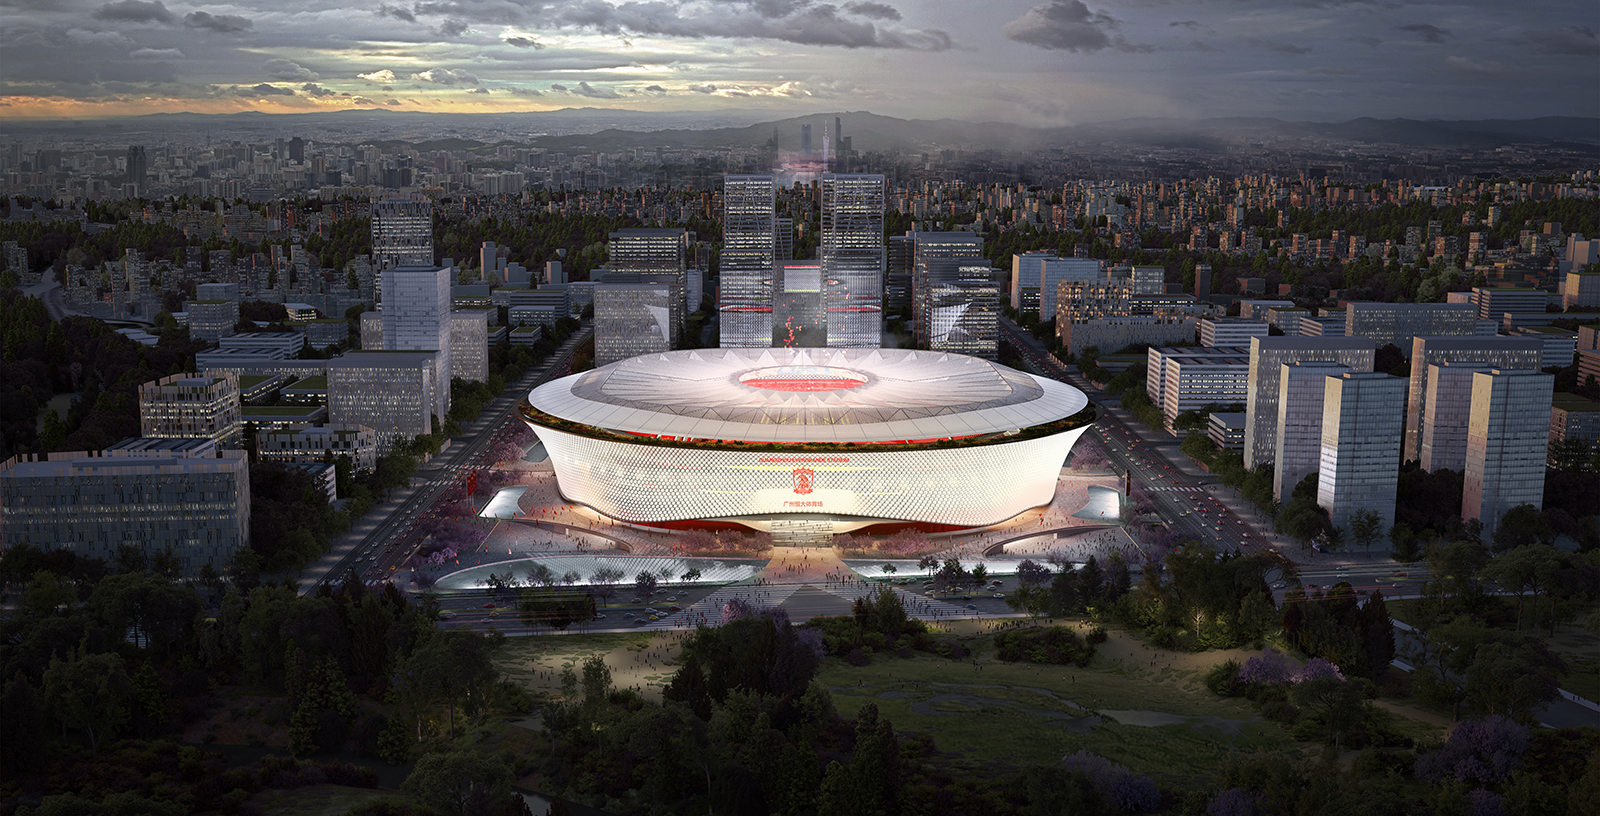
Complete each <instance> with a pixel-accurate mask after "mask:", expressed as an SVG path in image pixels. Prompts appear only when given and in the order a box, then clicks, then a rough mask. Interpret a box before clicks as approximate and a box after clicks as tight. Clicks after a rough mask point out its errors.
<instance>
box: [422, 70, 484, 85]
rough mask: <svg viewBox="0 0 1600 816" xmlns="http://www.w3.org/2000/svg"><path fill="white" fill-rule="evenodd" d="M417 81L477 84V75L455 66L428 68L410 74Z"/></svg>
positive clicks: (441, 83) (437, 83)
mask: <svg viewBox="0 0 1600 816" xmlns="http://www.w3.org/2000/svg"><path fill="white" fill-rule="evenodd" d="M411 78H412V79H414V80H416V81H418V82H431V83H433V84H435V85H477V84H479V83H478V77H477V76H476V75H474V74H471V73H468V72H466V71H460V70H457V69H455V68H429V69H428V70H426V71H418V72H417V73H415V74H412V75H411Z"/></svg>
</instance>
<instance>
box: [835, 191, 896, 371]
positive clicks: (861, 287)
mask: <svg viewBox="0 0 1600 816" xmlns="http://www.w3.org/2000/svg"><path fill="white" fill-rule="evenodd" d="M821 191H822V230H821V238H822V242H821V246H820V251H819V253H818V255H819V258H820V259H821V261H822V272H823V275H825V276H826V286H827V293H826V294H827V302H828V347H829V348H877V347H878V346H881V345H882V344H883V274H884V269H885V268H886V265H887V262H888V260H887V257H886V255H887V253H886V250H885V247H884V235H883V201H884V187H883V176H882V175H881V174H877V173H824V174H823V175H822V181H821Z"/></svg>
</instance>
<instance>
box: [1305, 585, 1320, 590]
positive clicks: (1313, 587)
mask: <svg viewBox="0 0 1600 816" xmlns="http://www.w3.org/2000/svg"><path fill="white" fill-rule="evenodd" d="M1316 588H1317V585H1316V584H1306V589H1316Z"/></svg>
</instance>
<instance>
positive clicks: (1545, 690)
mask: <svg viewBox="0 0 1600 816" xmlns="http://www.w3.org/2000/svg"><path fill="white" fill-rule="evenodd" d="M1566 673H1567V664H1566V661H1564V660H1562V659H1561V657H1560V656H1559V655H1557V654H1556V653H1554V652H1552V651H1550V647H1549V646H1547V645H1545V642H1544V640H1542V639H1540V638H1536V637H1528V636H1523V637H1521V638H1516V639H1512V640H1509V641H1499V642H1489V643H1485V644H1483V645H1481V646H1479V647H1478V649H1477V651H1476V652H1475V653H1474V654H1473V656H1472V663H1471V664H1470V665H1469V666H1467V670H1466V687H1465V692H1466V696H1467V699H1468V701H1469V702H1471V703H1473V704H1474V706H1475V707H1477V708H1478V709H1479V710H1482V711H1484V712H1487V713H1490V714H1501V715H1504V716H1506V717H1511V718H1513V719H1518V720H1526V719H1529V718H1531V716H1532V714H1533V710H1534V709H1535V708H1538V707H1539V706H1541V705H1543V704H1545V703H1547V702H1550V701H1551V700H1554V699H1556V698H1557V697H1558V696H1560V685H1559V684H1560V678H1561V676H1562V675H1564V674H1566Z"/></svg>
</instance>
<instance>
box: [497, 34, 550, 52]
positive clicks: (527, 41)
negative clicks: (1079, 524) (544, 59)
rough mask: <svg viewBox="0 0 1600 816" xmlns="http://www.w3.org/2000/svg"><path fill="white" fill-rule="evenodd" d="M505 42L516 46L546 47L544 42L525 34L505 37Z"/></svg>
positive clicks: (536, 48)
mask: <svg viewBox="0 0 1600 816" xmlns="http://www.w3.org/2000/svg"><path fill="white" fill-rule="evenodd" d="M505 44H506V45H511V46H515V47H517V48H532V49H535V50H539V49H543V48H544V43H542V42H539V41H538V40H536V39H534V38H532V37H525V36H516V37H507V38H505Z"/></svg>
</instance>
